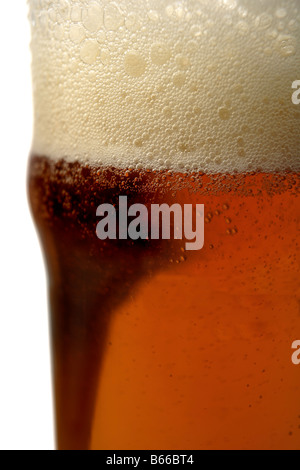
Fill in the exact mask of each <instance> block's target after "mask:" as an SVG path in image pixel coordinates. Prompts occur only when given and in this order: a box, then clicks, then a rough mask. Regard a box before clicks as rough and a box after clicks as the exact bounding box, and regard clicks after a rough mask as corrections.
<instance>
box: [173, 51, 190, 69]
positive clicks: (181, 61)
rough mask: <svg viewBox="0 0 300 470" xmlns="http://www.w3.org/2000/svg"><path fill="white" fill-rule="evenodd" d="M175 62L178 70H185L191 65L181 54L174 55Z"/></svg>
mask: <svg viewBox="0 0 300 470" xmlns="http://www.w3.org/2000/svg"><path fill="white" fill-rule="evenodd" d="M175 62H176V65H177V67H178V68H179V69H180V70H187V69H188V68H189V67H190V65H191V61H190V59H189V58H188V57H186V56H184V55H182V54H178V55H177V56H176V57H175Z"/></svg>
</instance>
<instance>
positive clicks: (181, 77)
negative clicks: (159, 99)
mask: <svg viewBox="0 0 300 470" xmlns="http://www.w3.org/2000/svg"><path fill="white" fill-rule="evenodd" d="M185 80H186V76H185V74H184V73H181V72H178V73H175V74H174V75H173V84H174V85H175V86H176V87H177V88H180V87H182V86H183V85H184V84H185Z"/></svg>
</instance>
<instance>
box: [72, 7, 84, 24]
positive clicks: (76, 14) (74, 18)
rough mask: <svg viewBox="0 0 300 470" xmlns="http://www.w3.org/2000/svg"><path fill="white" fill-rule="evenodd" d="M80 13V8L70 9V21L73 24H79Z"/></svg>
mask: <svg viewBox="0 0 300 470" xmlns="http://www.w3.org/2000/svg"><path fill="white" fill-rule="evenodd" d="M81 12H82V9H81V8H80V6H79V5H75V6H73V7H72V8H71V15H70V16H71V21H73V23H79V22H80V21H81Z"/></svg>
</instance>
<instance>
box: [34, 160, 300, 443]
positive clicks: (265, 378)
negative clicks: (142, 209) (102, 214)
mask: <svg viewBox="0 0 300 470" xmlns="http://www.w3.org/2000/svg"><path fill="white" fill-rule="evenodd" d="M29 188H30V199H31V206H32V210H33V214H34V218H35V221H36V224H37V227H38V231H39V234H40V237H41V241H42V246H43V249H44V253H45V259H46V264H47V269H48V280H49V292H50V294H49V295H50V312H51V334H52V357H53V375H54V387H55V409H56V424H57V447H58V449H85V450H86V449H105V450H110V449H118V450H126V449H131V450H140V449H150V450H153V449H156V450H157V449H159V450H177V449H186V450H194V449H298V450H299V449H300V370H299V367H300V366H299V367H297V366H295V365H293V363H292V360H291V357H292V352H293V351H292V349H291V345H292V343H293V341H295V340H297V339H299V338H300V315H299V264H298V261H299V260H298V259H297V256H298V255H299V244H298V241H297V231H298V229H299V198H298V196H299V175H296V174H292V173H286V174H280V175H279V174H261V173H256V174H255V173H253V174H248V175H233V176H230V175H213V176H206V175H201V174H193V175H192V174H191V175H183V174H176V173H169V172H158V173H156V172H152V171H130V170H115V169H113V168H111V169H101V168H98V169H94V168H91V167H89V166H87V165H85V166H83V165H80V164H78V163H76V164H67V163H65V162H63V161H60V162H58V163H51V162H50V160H48V159H47V158H43V157H32V159H31V163H30V172H29ZM120 195H127V196H128V199H129V204H130V203H136V202H139V203H142V204H146V205H149V204H150V203H152V202H155V203H162V202H166V203H168V204H173V203H174V202H177V203H180V204H184V203H185V204H187V203H189V204H197V203H198V204H205V219H206V220H205V247H204V249H203V250H201V251H198V252H186V251H185V249H184V241H180V240H176V241H174V240H170V241H151V240H148V241H142V240H139V241H136V242H133V241H131V240H128V241H105V242H104V241H100V240H99V239H98V238H97V237H96V224H97V222H98V220H97V218H96V208H97V206H98V205H99V204H102V203H112V204H115V205H116V207H117V204H118V198H119V196H120Z"/></svg>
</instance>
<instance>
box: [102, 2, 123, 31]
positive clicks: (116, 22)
mask: <svg viewBox="0 0 300 470" xmlns="http://www.w3.org/2000/svg"><path fill="white" fill-rule="evenodd" d="M123 24H124V16H123V14H122V12H121V10H120V8H119V7H118V5H116V4H114V3H112V4H111V5H107V6H106V7H105V10H104V25H105V27H106V29H107V30H108V31H116V30H117V29H119V28H120V26H122V25H123Z"/></svg>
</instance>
